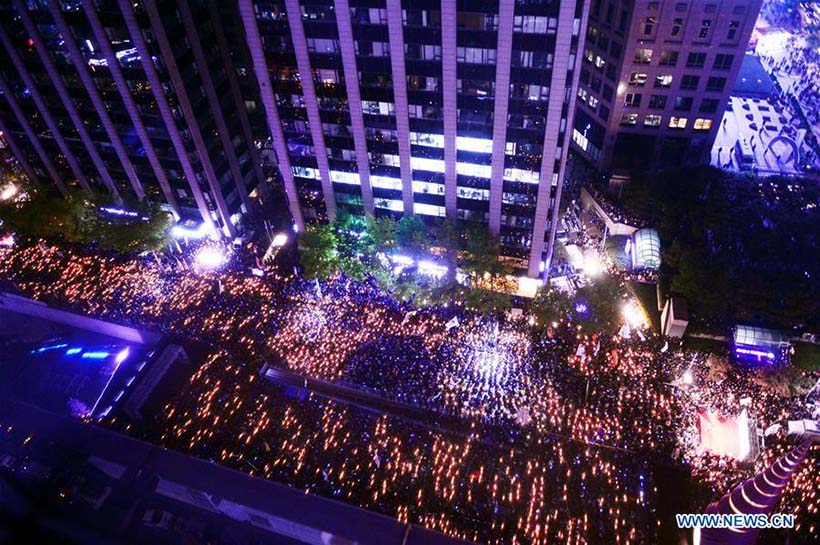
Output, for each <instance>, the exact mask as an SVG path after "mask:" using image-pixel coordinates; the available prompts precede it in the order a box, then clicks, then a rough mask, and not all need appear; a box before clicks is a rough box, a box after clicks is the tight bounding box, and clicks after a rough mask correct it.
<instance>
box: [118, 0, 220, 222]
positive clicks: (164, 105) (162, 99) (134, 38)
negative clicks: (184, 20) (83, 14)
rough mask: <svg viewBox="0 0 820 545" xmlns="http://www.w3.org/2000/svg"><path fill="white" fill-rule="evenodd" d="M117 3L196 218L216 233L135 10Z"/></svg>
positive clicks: (125, 1) (126, 3)
mask: <svg viewBox="0 0 820 545" xmlns="http://www.w3.org/2000/svg"><path fill="white" fill-rule="evenodd" d="M117 2H118V4H119V6H120V11H122V17H123V20H124V21H125V25H126V27H128V33H129V34H130V35H131V42H132V43H133V44H134V47H135V48H136V49H137V52H138V53H139V55H140V62H141V63H142V68H143V70H144V71H145V77H146V78H147V79H148V83H149V84H150V85H151V92H153V94H154V98H155V99H156V101H157V109H159V113H160V116H161V117H162V121H163V122H164V123H165V128H166V130H167V131H168V136H169V137H170V138H171V143H172V144H173V145H174V151H176V154H177V157H178V158H179V162H180V165H181V166H182V171H183V172H184V173H185V177H186V178H187V179H188V187H189V188H190V189H191V193H193V195H194V201H196V205H197V208H198V209H199V214H200V215H201V216H202V220H203V221H204V222H205V223H206V224H207V225H208V226H209V227H210V228H211V229H212V230H213V231H214V232H217V228H216V225H215V224H214V220H213V218H212V217H211V210H210V208H208V204H207V203H206V202H205V197H204V195H203V194H202V189H201V188H200V187H199V177H198V175H197V172H196V170H195V169H194V166H193V164H192V163H191V158H190V157H189V155H188V150H187V149H186V148H185V143H184V142H183V141H182V136H181V135H180V134H179V127H177V124H176V120H175V119H174V114H173V112H172V111H171V106H170V104H168V97H166V96H165V89H164V88H163V86H162V80H161V79H160V77H159V73H158V72H157V68H156V66H154V61H153V57H152V56H151V52H150V51H149V50H148V44H146V43H145V38H143V36H142V30H141V29H140V26H139V23H138V22H137V17H136V15H135V14H134V10H133V9H132V7H131V4H130V3H129V1H128V0H117Z"/></svg>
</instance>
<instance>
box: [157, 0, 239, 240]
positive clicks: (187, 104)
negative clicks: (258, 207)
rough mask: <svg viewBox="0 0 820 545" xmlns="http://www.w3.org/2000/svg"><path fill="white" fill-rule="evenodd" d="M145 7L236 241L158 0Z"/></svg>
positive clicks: (207, 176) (226, 225)
mask: <svg viewBox="0 0 820 545" xmlns="http://www.w3.org/2000/svg"><path fill="white" fill-rule="evenodd" d="M143 7H144V8H145V12H146V13H147V14H148V19H149V20H150V21H151V30H152V31H153V34H154V38H155V39H156V41H157V45H158V46H159V50H160V54H161V55H162V59H163V63H164V64H165V68H166V70H167V72H168V75H169V76H170V78H171V84H172V86H173V88H174V90H175V91H176V95H177V99H178V102H179V109H180V110H181V111H182V116H183V118H184V119H185V124H186V125H187V128H188V132H189V133H190V134H191V139H192V140H193V142H194V147H195V148H196V154H197V155H198V156H199V161H200V163H202V172H203V173H204V174H205V180H206V181H207V182H208V187H209V188H210V189H211V197H212V199H213V201H214V204H215V205H216V210H217V212H218V213H219V216H220V218H221V219H222V229H221V232H222V234H223V235H227V236H229V237H231V238H233V237H234V236H236V227H234V225H233V223H231V213H230V211H229V210H228V205H227V204H226V203H225V196H224V195H223V194H222V187H221V186H220V184H219V179H218V178H217V177H216V172H214V167H213V164H212V163H211V157H210V155H209V154H208V146H207V145H205V140H204V139H203V138H202V131H201V130H200V127H199V123H198V122H197V118H196V115H195V114H194V111H193V108H192V106H191V101H190V99H189V98H188V95H187V93H186V92H185V82H184V81H182V76H181V75H180V73H179V67H178V66H177V62H176V58H175V57H174V51H173V49H172V48H171V44H170V43H169V41H168V36H167V34H166V33H165V27H164V26H163V23H162V17H160V15H159V10H158V9H157V4H156V2H155V0H144V2H143ZM149 59H150V57H149Z"/></svg>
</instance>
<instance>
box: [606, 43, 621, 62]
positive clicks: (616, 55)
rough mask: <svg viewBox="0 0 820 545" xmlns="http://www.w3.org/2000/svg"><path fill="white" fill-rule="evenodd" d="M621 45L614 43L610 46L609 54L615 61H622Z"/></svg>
mask: <svg viewBox="0 0 820 545" xmlns="http://www.w3.org/2000/svg"><path fill="white" fill-rule="evenodd" d="M622 49H623V48H622V47H621V44H619V43H618V42H612V44H610V46H609V54H610V56H612V58H613V59H620V58H621V50H622Z"/></svg>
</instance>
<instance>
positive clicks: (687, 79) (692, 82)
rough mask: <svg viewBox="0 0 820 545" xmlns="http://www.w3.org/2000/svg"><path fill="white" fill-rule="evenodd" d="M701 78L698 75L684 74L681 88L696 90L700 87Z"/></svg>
mask: <svg viewBox="0 0 820 545" xmlns="http://www.w3.org/2000/svg"><path fill="white" fill-rule="evenodd" d="M699 81H700V78H699V77H698V76H683V79H681V82H680V88H681V90H682V91H694V90H696V89H697V88H698V82H699Z"/></svg>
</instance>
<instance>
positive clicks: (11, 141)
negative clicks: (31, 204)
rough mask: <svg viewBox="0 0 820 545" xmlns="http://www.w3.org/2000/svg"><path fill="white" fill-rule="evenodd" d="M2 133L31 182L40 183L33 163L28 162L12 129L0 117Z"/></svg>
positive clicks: (0, 131)
mask: <svg viewBox="0 0 820 545" xmlns="http://www.w3.org/2000/svg"><path fill="white" fill-rule="evenodd" d="M0 133H2V134H3V139H4V140H5V141H6V144H8V145H9V148H10V149H11V152H12V153H13V154H14V157H16V158H17V161H18V162H19V163H20V166H21V167H22V168H23V172H25V173H26V176H28V178H29V180H31V183H33V184H36V185H39V182H40V181H39V180H38V179H37V174H36V173H35V172H34V169H33V168H31V163H29V162H28V158H26V155H25V154H24V153H23V150H22V149H20V146H18V145H17V139H16V138H15V137H14V135H12V134H11V131H9V128H8V126H7V125H6V124H5V123H4V122H3V119H2V118H0Z"/></svg>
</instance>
